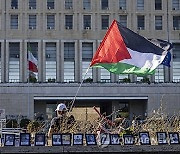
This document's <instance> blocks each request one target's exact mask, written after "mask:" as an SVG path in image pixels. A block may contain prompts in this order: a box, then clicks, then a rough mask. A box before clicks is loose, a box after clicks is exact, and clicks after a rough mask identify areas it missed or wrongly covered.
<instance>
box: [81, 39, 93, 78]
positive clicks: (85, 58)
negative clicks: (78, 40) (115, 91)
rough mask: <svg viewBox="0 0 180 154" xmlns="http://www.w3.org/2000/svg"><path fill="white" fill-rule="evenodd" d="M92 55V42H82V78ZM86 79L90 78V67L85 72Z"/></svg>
mask: <svg viewBox="0 0 180 154" xmlns="http://www.w3.org/2000/svg"><path fill="white" fill-rule="evenodd" d="M92 57H93V43H90V42H83V43H82V78H83V77H84V75H85V74H86V71H87V68H88V67H89V64H90V62H91V59H92ZM86 79H92V68H90V69H89V71H88V73H87V74H86Z"/></svg>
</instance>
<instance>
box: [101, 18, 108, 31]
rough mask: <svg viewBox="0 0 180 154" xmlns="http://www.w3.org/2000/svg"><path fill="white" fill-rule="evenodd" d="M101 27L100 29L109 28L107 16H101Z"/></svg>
mask: <svg viewBox="0 0 180 154" xmlns="http://www.w3.org/2000/svg"><path fill="white" fill-rule="evenodd" d="M101 25H102V27H101V28H102V29H108V28H109V16H108V15H102V16H101Z"/></svg>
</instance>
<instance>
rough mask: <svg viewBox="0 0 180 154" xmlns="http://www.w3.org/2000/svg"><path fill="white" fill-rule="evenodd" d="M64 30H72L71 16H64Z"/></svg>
mask: <svg viewBox="0 0 180 154" xmlns="http://www.w3.org/2000/svg"><path fill="white" fill-rule="evenodd" d="M65 27H66V29H73V15H65Z"/></svg>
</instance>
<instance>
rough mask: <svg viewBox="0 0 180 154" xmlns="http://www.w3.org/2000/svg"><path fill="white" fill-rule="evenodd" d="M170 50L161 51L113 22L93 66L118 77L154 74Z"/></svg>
mask: <svg viewBox="0 0 180 154" xmlns="http://www.w3.org/2000/svg"><path fill="white" fill-rule="evenodd" d="M168 46H169V45H168ZM168 46H167V48H166V47H164V48H161V47H159V46H157V45H156V44H155V43H152V42H151V41H149V40H148V39H146V38H144V37H142V36H140V35H138V34H136V33H134V32H133V31H131V30H130V29H128V28H126V27H124V26H123V25H121V24H120V23H119V22H117V21H116V20H114V21H113V23H112V24H111V26H110V28H109V29H108V31H107V33H106V35H105V37H104V39H103V41H102V42H101V44H100V46H99V47H98V49H97V51H96V53H95V55H94V57H93V59H92V61H91V64H90V66H93V67H102V68H105V69H107V70H108V71H109V72H111V73H115V74H136V75H138V76H144V75H150V74H154V73H155V69H156V68H157V67H158V65H160V64H161V63H162V62H163V60H164V58H165V56H166V54H167V49H169V47H168Z"/></svg>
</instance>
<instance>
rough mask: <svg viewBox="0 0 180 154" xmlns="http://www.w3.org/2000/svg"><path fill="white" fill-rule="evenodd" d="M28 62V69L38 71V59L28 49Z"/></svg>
mask: <svg viewBox="0 0 180 154" xmlns="http://www.w3.org/2000/svg"><path fill="white" fill-rule="evenodd" d="M28 63H29V71H32V72H38V68H37V66H38V61H37V59H36V58H35V57H34V56H33V54H32V53H31V52H30V51H28Z"/></svg>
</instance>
